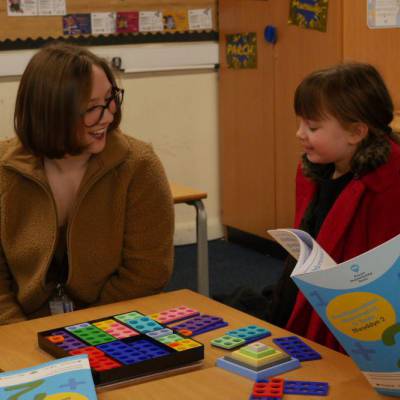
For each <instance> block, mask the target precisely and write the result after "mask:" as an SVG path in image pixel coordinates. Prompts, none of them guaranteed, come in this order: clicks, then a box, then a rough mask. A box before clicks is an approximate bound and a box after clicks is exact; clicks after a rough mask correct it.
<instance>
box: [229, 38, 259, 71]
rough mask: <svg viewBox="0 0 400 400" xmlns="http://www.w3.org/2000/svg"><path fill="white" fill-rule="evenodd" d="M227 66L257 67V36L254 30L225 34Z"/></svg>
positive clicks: (235, 67)
mask: <svg viewBox="0 0 400 400" xmlns="http://www.w3.org/2000/svg"><path fill="white" fill-rule="evenodd" d="M226 62H227V64H228V68H233V69H243V68H257V36H256V34H255V33H254V32H250V33H235V34H233V35H226Z"/></svg>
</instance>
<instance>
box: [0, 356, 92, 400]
mask: <svg viewBox="0 0 400 400" xmlns="http://www.w3.org/2000/svg"><path fill="white" fill-rule="evenodd" d="M0 399H4V400H95V399H97V396H96V391H95V387H94V383H93V378H92V373H91V372H90V366H89V360H88V357H87V355H86V354H85V355H78V356H71V357H64V358H60V359H58V360H54V361H50V362H47V363H44V364H40V365H36V366H34V367H31V368H24V369H19V370H16V371H10V372H3V373H0Z"/></svg>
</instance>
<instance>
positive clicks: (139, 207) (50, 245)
mask: <svg viewBox="0 0 400 400" xmlns="http://www.w3.org/2000/svg"><path fill="white" fill-rule="evenodd" d="M0 196H1V197H0V242H1V252H0V324H4V323H10V322H15V321H18V320H23V319H26V318H33V317H36V316H42V315H46V314H48V313H49V311H48V300H49V298H50V297H51V296H52V295H53V293H54V283H53V284H49V283H48V282H46V274H47V271H48V268H49V264H50V263H51V261H52V258H53V254H54V250H55V246H56V242H57V235H58V223H57V212H56V206H55V202H54V199H53V195H52V192H51V189H50V186H49V184H48V182H47V179H46V176H45V173H44V170H43V162H42V160H41V159H38V158H37V157H34V156H33V155H32V154H30V153H28V152H27V151H26V150H25V149H24V148H23V147H22V146H21V145H20V143H19V141H18V140H17V139H11V140H7V141H4V142H2V143H0ZM173 212H174V210H173V202H172V198H171V193H170V189H169V184H168V182H167V179H166V176H165V173H164V170H163V167H162V165H161V163H160V161H159V159H158V157H157V156H156V155H155V153H154V152H153V150H152V148H151V147H150V146H149V145H147V144H145V143H143V142H141V141H139V140H137V139H134V138H131V137H128V136H125V135H123V134H122V133H120V132H114V133H112V134H110V135H109V136H108V138H107V144H106V147H105V149H104V150H103V151H102V152H101V153H99V154H97V155H94V156H93V157H92V158H91V159H90V161H89V165H88V169H87V171H86V174H85V176H84V178H83V180H82V183H81V186H80V188H79V193H78V195H77V198H76V202H75V205H74V209H73V210H72V213H71V215H70V218H69V220H68V228H67V247H68V260H69V275H68V280H67V283H66V286H65V288H66V292H67V293H68V294H69V296H70V297H71V298H72V299H73V300H74V301H75V302H76V303H77V304H79V305H80V306H89V305H97V304H104V303H110V302H115V301H120V300H124V299H130V298H134V297H140V296H146V295H150V294H153V293H156V292H159V291H160V290H161V289H162V288H163V287H164V285H165V284H166V283H167V282H168V280H169V278H170V275H171V273H172V261H173V230H174V214H173Z"/></svg>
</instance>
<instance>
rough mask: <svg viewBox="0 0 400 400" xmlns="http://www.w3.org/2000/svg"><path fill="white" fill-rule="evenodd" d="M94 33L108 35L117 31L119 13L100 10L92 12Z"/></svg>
mask: <svg viewBox="0 0 400 400" xmlns="http://www.w3.org/2000/svg"><path fill="white" fill-rule="evenodd" d="M90 18H91V21H90V22H91V24H92V35H108V34H112V33H115V31H116V21H117V13H115V12H100V13H92V14H90Z"/></svg>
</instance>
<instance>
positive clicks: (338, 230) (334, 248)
mask: <svg viewBox="0 0 400 400" xmlns="http://www.w3.org/2000/svg"><path fill="white" fill-rule="evenodd" d="M315 190H316V185H315V183H314V182H313V181H311V180H310V179H308V178H306V177H304V175H303V174H302V171H301V168H299V169H298V173H297V178H296V219H295V226H296V227H299V225H300V222H301V220H302V218H303V216H304V213H305V211H306V209H307V206H308V205H309V203H310V201H311V199H312V198H313V195H314V192H315ZM399 233H400V146H399V145H397V144H395V143H392V151H391V154H390V156H389V160H388V162H387V163H386V164H384V165H382V166H380V167H378V168H377V169H376V170H374V171H372V172H370V173H368V174H366V175H364V176H363V177H362V178H361V179H353V180H352V181H351V182H350V183H349V184H348V185H347V186H346V187H345V188H344V190H343V191H342V193H341V194H340V195H339V197H338V198H337V200H336V202H335V203H334V205H333V206H332V208H331V210H330V211H329V213H328V215H327V216H326V218H325V220H324V222H323V224H322V226H321V229H320V231H319V234H318V236H317V242H318V243H319V244H320V245H321V246H322V247H323V248H324V249H325V250H326V251H327V252H328V253H329V254H330V255H331V256H332V258H333V259H334V260H335V261H336V262H338V263H340V262H343V261H346V260H348V259H350V258H352V257H355V256H357V255H359V254H362V253H364V252H366V251H367V250H369V249H371V248H374V247H376V246H378V245H379V244H381V243H383V242H385V241H387V240H389V239H391V238H392V237H394V236H396V235H398V234H399ZM286 329H288V330H290V331H292V332H294V333H296V334H298V335H301V336H304V337H306V338H308V339H311V340H314V341H315V342H318V343H321V344H323V345H325V346H328V347H330V348H332V349H335V350H342V348H341V347H340V345H339V344H338V342H337V341H336V339H335V338H334V336H333V335H332V333H331V332H330V331H329V330H328V328H327V327H326V325H325V324H324V322H322V320H321V319H320V318H319V316H318V315H317V313H316V312H315V311H314V310H313V308H312V307H311V305H310V304H309V303H308V301H307V300H306V299H305V297H304V296H303V294H302V293H301V292H299V293H298V295H297V300H296V304H295V306H294V309H293V312H292V314H291V316H290V318H289V322H288V323H287V326H286Z"/></svg>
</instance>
